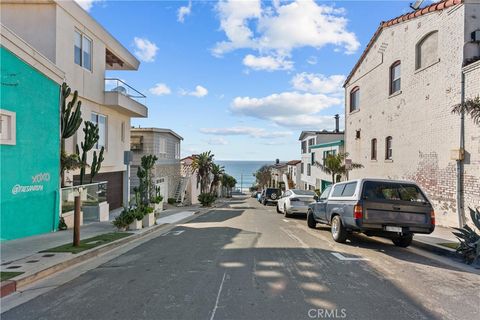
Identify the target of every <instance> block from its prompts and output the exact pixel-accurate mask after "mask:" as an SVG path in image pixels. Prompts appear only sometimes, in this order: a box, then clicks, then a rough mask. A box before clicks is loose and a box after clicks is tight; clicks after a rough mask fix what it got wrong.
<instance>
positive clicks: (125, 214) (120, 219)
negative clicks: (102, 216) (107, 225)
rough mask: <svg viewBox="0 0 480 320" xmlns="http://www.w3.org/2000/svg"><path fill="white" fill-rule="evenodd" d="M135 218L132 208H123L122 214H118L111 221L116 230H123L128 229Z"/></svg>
mask: <svg viewBox="0 0 480 320" xmlns="http://www.w3.org/2000/svg"><path fill="white" fill-rule="evenodd" d="M135 218H136V212H135V210H134V209H132V208H123V211H122V213H120V214H119V215H118V216H117V217H116V218H115V220H113V222H112V223H113V225H114V226H115V227H117V228H118V229H124V228H126V227H128V225H129V224H130V223H132V222H133V221H134V220H135Z"/></svg>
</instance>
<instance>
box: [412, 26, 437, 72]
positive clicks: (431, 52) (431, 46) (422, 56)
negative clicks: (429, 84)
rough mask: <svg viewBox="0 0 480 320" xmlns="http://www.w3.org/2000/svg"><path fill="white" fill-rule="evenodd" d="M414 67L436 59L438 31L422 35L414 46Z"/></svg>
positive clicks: (417, 67) (421, 66) (428, 63)
mask: <svg viewBox="0 0 480 320" xmlns="http://www.w3.org/2000/svg"><path fill="white" fill-rule="evenodd" d="M415 50H416V52H415V56H416V59H415V69H416V70H418V69H421V68H425V67H428V66H429V65H432V64H433V63H435V62H437V61H438V31H433V32H430V33H428V34H427V35H426V36H424V37H423V38H422V39H421V40H420V41H419V42H418V43H417V46H416V48H415Z"/></svg>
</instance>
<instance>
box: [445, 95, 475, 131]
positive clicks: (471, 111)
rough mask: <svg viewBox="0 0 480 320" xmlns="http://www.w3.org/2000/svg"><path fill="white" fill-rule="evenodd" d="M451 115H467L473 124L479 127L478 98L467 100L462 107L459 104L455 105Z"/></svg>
mask: <svg viewBox="0 0 480 320" xmlns="http://www.w3.org/2000/svg"><path fill="white" fill-rule="evenodd" d="M452 113H456V114H462V113H465V114H468V115H470V117H471V118H472V120H473V122H474V123H475V124H477V125H480V96H476V97H475V98H473V99H472V98H469V99H467V100H466V101H465V103H463V105H462V104H461V103H459V104H457V105H455V106H454V107H453V109H452Z"/></svg>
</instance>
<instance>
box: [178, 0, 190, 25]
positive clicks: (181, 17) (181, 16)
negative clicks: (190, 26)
mask: <svg viewBox="0 0 480 320" xmlns="http://www.w3.org/2000/svg"><path fill="white" fill-rule="evenodd" d="M191 13H192V1H191V0H190V1H188V6H182V7H180V9H178V14H177V21H178V22H180V23H183V22H185V17H186V16H189V15H190V14H191Z"/></svg>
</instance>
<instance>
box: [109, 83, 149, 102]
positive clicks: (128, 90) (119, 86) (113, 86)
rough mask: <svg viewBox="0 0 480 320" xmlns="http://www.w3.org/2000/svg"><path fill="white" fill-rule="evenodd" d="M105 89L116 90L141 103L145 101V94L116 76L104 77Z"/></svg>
mask: <svg viewBox="0 0 480 320" xmlns="http://www.w3.org/2000/svg"><path fill="white" fill-rule="evenodd" d="M105 91H112V92H118V93H120V94H123V95H124V96H126V97H129V98H130V99H133V100H135V101H137V102H139V103H141V104H143V105H146V103H147V96H146V95H144V94H143V93H141V92H140V91H138V90H137V89H135V88H133V87H131V86H130V85H129V84H127V83H126V82H125V81H123V80H120V79H117V78H105Z"/></svg>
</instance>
